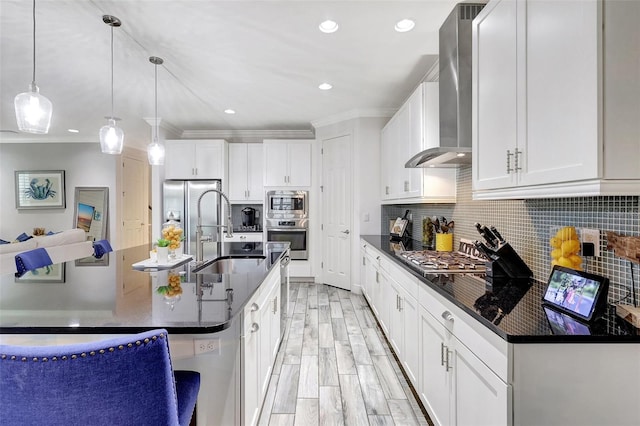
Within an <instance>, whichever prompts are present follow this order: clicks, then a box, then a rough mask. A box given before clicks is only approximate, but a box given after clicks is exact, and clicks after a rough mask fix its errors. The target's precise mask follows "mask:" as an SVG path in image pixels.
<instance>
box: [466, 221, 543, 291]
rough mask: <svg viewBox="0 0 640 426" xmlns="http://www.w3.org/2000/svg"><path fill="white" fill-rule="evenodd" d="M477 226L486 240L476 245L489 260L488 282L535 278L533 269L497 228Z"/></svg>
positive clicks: (477, 242) (487, 269)
mask: <svg viewBox="0 0 640 426" xmlns="http://www.w3.org/2000/svg"><path fill="white" fill-rule="evenodd" d="M475 226H476V229H477V230H478V232H479V233H480V235H482V237H483V238H484V240H485V242H480V241H476V242H475V245H476V248H477V249H478V250H479V251H480V252H482V253H483V254H484V255H485V256H486V257H487V258H488V259H489V261H488V262H487V268H486V274H487V275H486V277H487V281H489V282H492V281H494V280H503V279H505V278H510V279H527V278H531V277H532V276H533V272H532V271H531V269H530V268H529V267H528V266H527V264H526V263H524V260H522V258H521V257H520V256H519V255H518V253H516V251H515V250H514V249H513V247H511V244H509V243H508V242H507V241H505V239H504V238H503V237H502V235H500V232H498V230H497V229H496V228H495V227H493V226H492V227H491V228H487V227H486V226H484V225H480V224H479V223H476V224H475Z"/></svg>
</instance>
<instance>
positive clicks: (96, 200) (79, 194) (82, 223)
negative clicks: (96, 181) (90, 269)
mask: <svg viewBox="0 0 640 426" xmlns="http://www.w3.org/2000/svg"><path fill="white" fill-rule="evenodd" d="M74 206H75V211H74V215H73V222H74V223H73V227H74V228H79V229H82V230H83V231H84V232H85V235H86V237H87V241H100V240H104V239H106V238H107V229H108V228H107V225H108V223H107V222H108V221H107V218H108V217H109V188H108V187H102V186H93V187H88V186H87V187H85V186H77V187H76V190H75V199H74ZM75 263H76V266H107V265H109V255H108V254H105V255H104V256H102V258H101V259H96V258H95V257H93V256H89V257H85V258H83V259H77V260H76V262H75Z"/></svg>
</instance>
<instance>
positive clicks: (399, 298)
mask: <svg viewBox="0 0 640 426" xmlns="http://www.w3.org/2000/svg"><path fill="white" fill-rule="evenodd" d="M398 310H399V311H400V312H402V297H400V296H398Z"/></svg>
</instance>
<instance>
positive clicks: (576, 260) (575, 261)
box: [569, 254, 582, 265]
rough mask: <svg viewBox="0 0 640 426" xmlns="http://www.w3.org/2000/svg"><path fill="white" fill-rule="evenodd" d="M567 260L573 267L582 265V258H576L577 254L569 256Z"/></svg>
mask: <svg viewBox="0 0 640 426" xmlns="http://www.w3.org/2000/svg"><path fill="white" fill-rule="evenodd" d="M569 260H570V261H571V262H572V263H573V264H574V265H580V264H581V263H582V257H580V256H578V255H577V254H572V255H571V256H569Z"/></svg>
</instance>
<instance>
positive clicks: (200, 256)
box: [196, 189, 233, 263]
mask: <svg viewBox="0 0 640 426" xmlns="http://www.w3.org/2000/svg"><path fill="white" fill-rule="evenodd" d="M209 192H216V193H218V194H220V196H221V197H222V198H224V201H226V203H227V224H226V225H215V226H217V227H220V228H225V230H226V234H227V237H228V238H231V237H233V223H232V222H231V203H230V202H229V198H227V196H226V195H225V194H224V192H222V191H220V190H217V189H207V190H206V191H204V192H203V193H202V194H200V197H199V198H198V224H197V226H196V262H197V263H202V261H203V256H204V253H203V252H204V250H203V248H202V244H203V243H204V241H205V240H203V238H202V211H201V208H200V205H201V202H202V197H204V196H205V195H206V194H208V193H209Z"/></svg>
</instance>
